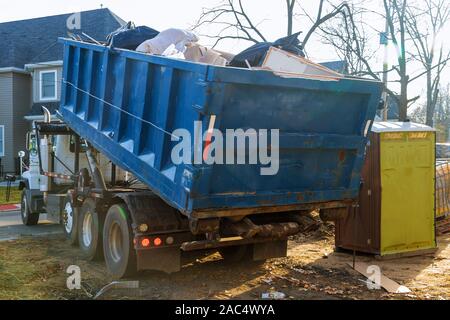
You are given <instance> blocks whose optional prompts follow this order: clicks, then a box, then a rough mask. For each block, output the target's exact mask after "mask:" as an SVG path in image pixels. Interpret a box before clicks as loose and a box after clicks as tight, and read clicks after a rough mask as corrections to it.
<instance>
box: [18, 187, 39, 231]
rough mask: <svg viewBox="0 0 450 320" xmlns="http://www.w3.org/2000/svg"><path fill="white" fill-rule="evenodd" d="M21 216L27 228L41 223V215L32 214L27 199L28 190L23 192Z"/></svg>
mask: <svg viewBox="0 0 450 320" xmlns="http://www.w3.org/2000/svg"><path fill="white" fill-rule="evenodd" d="M20 215H21V216H22V222H23V224H24V225H26V226H35V225H37V224H38V222H39V213H32V212H31V210H30V204H29V203H28V198H27V189H23V190H22V200H21V206H20Z"/></svg>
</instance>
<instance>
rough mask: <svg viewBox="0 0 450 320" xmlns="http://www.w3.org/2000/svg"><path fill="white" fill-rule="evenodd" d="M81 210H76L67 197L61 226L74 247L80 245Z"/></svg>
mask: <svg viewBox="0 0 450 320" xmlns="http://www.w3.org/2000/svg"><path fill="white" fill-rule="evenodd" d="M78 216H79V208H74V207H73V204H72V201H71V198H70V196H67V197H66V200H65V202H64V209H63V212H62V215H61V225H62V227H63V231H64V235H65V236H66V239H67V241H68V242H69V243H70V245H72V246H76V245H78V218H79V217H78Z"/></svg>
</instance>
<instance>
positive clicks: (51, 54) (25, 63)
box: [0, 8, 125, 174]
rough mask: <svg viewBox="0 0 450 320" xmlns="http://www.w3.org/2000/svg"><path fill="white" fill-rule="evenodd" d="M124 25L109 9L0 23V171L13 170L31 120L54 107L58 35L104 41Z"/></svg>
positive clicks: (60, 54)
mask: <svg viewBox="0 0 450 320" xmlns="http://www.w3.org/2000/svg"><path fill="white" fill-rule="evenodd" d="M124 24H125V22H124V21H123V20H122V19H120V18H119V17H118V16H117V15H115V14H114V13H113V12H111V11H110V10H109V9H106V8H104V9H98V10H91V11H84V12H81V13H75V14H73V13H70V14H62V15H56V16H49V17H43V18H36V19H28V20H21V21H12V22H5V23H0V38H1V39H2V45H1V47H0V161H1V162H0V171H2V172H3V174H4V173H7V172H11V173H13V172H17V171H18V170H17V167H18V165H17V163H18V159H17V154H18V152H19V151H21V150H24V149H25V136H26V133H27V131H29V129H30V126H31V122H32V121H36V120H40V119H42V111H41V107H42V106H44V107H46V108H48V109H49V110H50V111H51V112H52V113H54V112H55V110H56V109H57V108H58V106H59V99H60V95H61V85H60V84H61V75H62V59H63V48H62V45H61V44H60V43H58V38H59V37H68V36H70V35H74V34H75V35H83V34H84V35H83V37H86V36H85V35H88V36H89V37H91V38H93V39H95V40H97V41H105V40H106V37H107V35H108V34H110V33H111V32H112V31H114V30H116V29H118V28H119V27H121V26H122V25H124Z"/></svg>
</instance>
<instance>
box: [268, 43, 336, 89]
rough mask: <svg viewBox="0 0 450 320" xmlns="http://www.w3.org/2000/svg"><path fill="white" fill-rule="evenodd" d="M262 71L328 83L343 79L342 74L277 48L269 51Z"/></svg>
mask: <svg viewBox="0 0 450 320" xmlns="http://www.w3.org/2000/svg"><path fill="white" fill-rule="evenodd" d="M262 69H265V70H271V71H273V72H275V74H277V75H280V76H284V77H294V78H295V77H300V78H315V79H319V80H328V81H330V80H334V81H336V80H339V79H341V78H343V75H342V74H340V73H337V72H335V71H333V70H331V69H328V68H326V67H324V66H322V65H319V64H316V63H314V62H312V61H310V60H308V59H305V58H303V57H300V56H297V55H295V54H292V53H290V52H287V51H284V50H281V49H278V48H275V47H271V48H270V49H269V52H268V53H267V55H266V58H265V60H264V62H263V65H262Z"/></svg>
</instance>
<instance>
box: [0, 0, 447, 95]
mask: <svg viewBox="0 0 450 320" xmlns="http://www.w3.org/2000/svg"><path fill="white" fill-rule="evenodd" d="M351 1H352V0H350V1H349V2H351ZM419 1H420V0H419ZM219 2H220V0H189V1H187V0H171V1H167V0H166V1H163V0H38V1H36V0H34V1H33V0H14V1H11V0H0V8H1V10H0V22H6V21H13V20H21V19H29V18H35V17H41V16H48V15H56V14H62V13H70V12H79V11H85V10H91V9H97V8H100V7H101V6H103V7H106V8H109V9H110V10H112V11H113V12H114V13H116V14H117V15H118V16H120V17H121V18H122V19H124V20H125V21H130V20H131V21H134V22H135V23H136V25H148V26H150V27H153V28H155V29H157V30H164V29H167V28H171V27H176V28H186V29H189V28H190V27H192V26H193V25H194V24H195V22H196V21H197V19H198V18H199V16H200V14H201V12H202V9H203V8H205V7H213V6H214V5H215V4H217V3H219ZM317 2H318V0H302V5H303V7H304V8H305V10H306V11H307V12H310V13H314V12H315V9H316V7H317ZM244 4H245V7H246V10H247V12H249V13H250V15H251V17H252V20H254V21H256V22H257V23H260V25H259V28H260V29H261V31H262V32H263V33H264V35H265V36H266V38H268V39H269V40H271V41H274V40H276V39H278V38H280V37H282V36H285V34H286V12H285V1H284V0H246V1H244ZM368 23H369V24H370V25H371V26H372V27H373V28H374V29H377V30H382V29H383V28H384V21H383V19H379V18H378V19H373V20H372V21H368ZM309 27H310V22H309V20H308V18H306V17H305V16H301V15H299V16H297V17H296V19H295V21H294V31H305V32H306V31H307V30H308V29H309ZM43 32H45V31H44V30H43ZM449 33H450V23H449V25H448V27H447V28H446V30H444V32H442V38H443V39H444V36H445V35H448V34H449ZM371 41H373V46H374V48H377V47H378V46H379V44H378V37H374V38H373V40H371ZM444 41H446V42H447V45H448V46H450V40H448V38H447V39H446V40H444ZM200 42H201V43H202V44H204V45H210V44H212V42H211V40H210V39H208V38H205V37H201V40H200ZM249 45H251V44H250V43H248V42H245V41H242V40H241V41H235V40H232V41H227V42H224V43H222V44H221V45H220V46H219V47H218V48H219V49H221V50H224V51H228V52H232V53H238V52H240V51H242V50H243V49H245V48H247V47H248V46H249ZM383 56H384V54H383V51H382V50H380V52H378V53H377V55H376V57H375V59H374V64H375V67H374V69H376V70H381V69H382V63H383ZM308 57H309V58H310V59H311V60H313V61H316V62H322V61H330V60H336V59H337V55H336V53H335V52H334V51H333V49H332V48H330V47H328V46H326V45H324V44H322V42H321V41H320V38H319V37H313V38H312V39H311V42H310V43H309V45H308ZM389 57H390V61H391V62H392V63H394V62H395V58H396V51H395V48H394V47H393V46H390V48H389ZM376 65H379V68H376ZM418 72H420V71H419V70H418V67H417V66H413V70H411V75H412V76H413V75H415V74H417V73H418ZM443 81H444V83H447V82H450V66H449V68H448V69H447V72H446V74H445V75H444V79H443ZM423 88H424V82H423V81H422V80H419V81H417V82H416V83H414V84H413V85H412V86H411V89H410V90H411V91H412V92H414V94H416V93H417V92H423Z"/></svg>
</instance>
